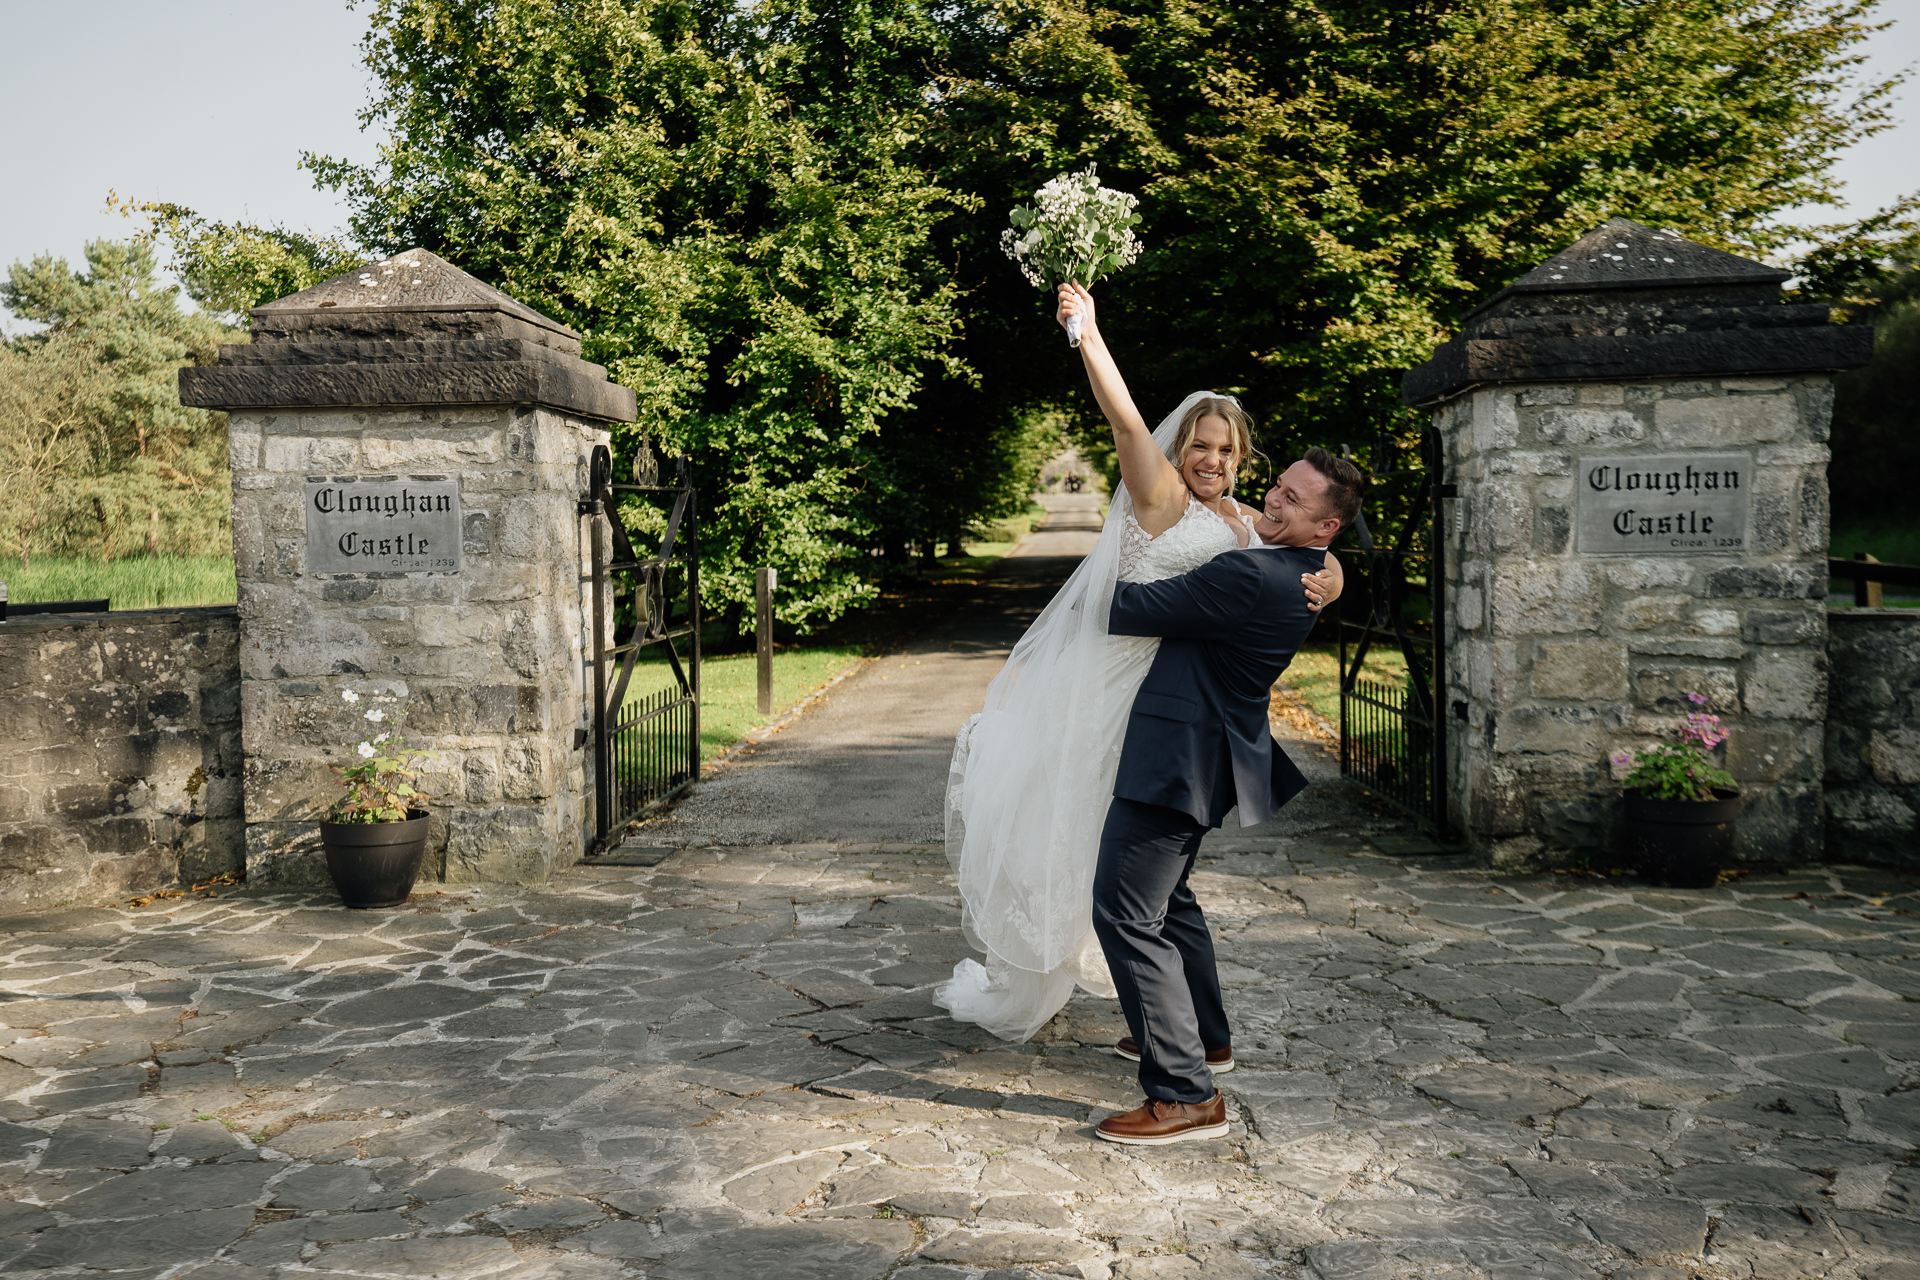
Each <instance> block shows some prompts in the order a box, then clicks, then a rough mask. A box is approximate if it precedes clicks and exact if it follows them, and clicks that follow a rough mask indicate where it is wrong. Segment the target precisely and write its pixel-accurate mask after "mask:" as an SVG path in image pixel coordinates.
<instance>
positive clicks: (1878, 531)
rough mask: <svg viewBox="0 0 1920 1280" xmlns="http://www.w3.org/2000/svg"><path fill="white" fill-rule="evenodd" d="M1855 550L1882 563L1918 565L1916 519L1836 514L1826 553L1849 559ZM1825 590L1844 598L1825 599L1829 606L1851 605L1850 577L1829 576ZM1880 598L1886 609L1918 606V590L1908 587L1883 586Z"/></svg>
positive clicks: (1919, 525) (1919, 523)
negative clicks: (1841, 516) (1841, 600)
mask: <svg viewBox="0 0 1920 1280" xmlns="http://www.w3.org/2000/svg"><path fill="white" fill-rule="evenodd" d="M1856 551H1864V552H1866V553H1867V554H1868V555H1870V556H1873V557H1874V558H1875V559H1877V560H1880V561H1882V562H1883V563H1886V564H1920V520H1915V519H1913V518H1912V517H1900V516H1892V517H1887V518H1883V519H1879V520H1872V519H1844V518H1840V517H1836V518H1835V520H1834V522H1833V534H1832V536H1831V537H1829V538H1828V539H1827V554H1828V555H1829V556H1832V557H1833V558H1834V559H1836V560H1851V559H1853V554H1854V552H1856ZM1827 591H1828V592H1829V593H1830V597H1831V596H1832V595H1840V596H1845V597H1847V599H1846V601H1845V602H1844V603H1843V602H1840V601H1836V600H1833V599H1831V598H1829V601H1828V603H1829V604H1830V605H1837V606H1838V607H1840V608H1843V609H1844V608H1851V607H1852V597H1853V581H1852V580H1851V579H1848V578H1833V579H1830V580H1829V581H1828V583H1827ZM1881 600H1882V603H1883V604H1884V605H1885V606H1886V607H1887V608H1890V609H1920V592H1916V591H1915V589H1914V588H1912V587H1887V588H1884V589H1883V594H1882V597H1881Z"/></svg>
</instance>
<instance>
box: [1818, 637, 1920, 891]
mask: <svg viewBox="0 0 1920 1280" xmlns="http://www.w3.org/2000/svg"><path fill="white" fill-rule="evenodd" d="M1827 634H1828V641H1827V658H1828V662H1829V663H1830V664H1831V669H1830V680H1831V686H1830V691H1829V693H1828V705H1827V743H1826V769H1827V776H1826V802H1827V859H1828V860H1829V861H1831V862H1874V863H1880V864H1883V865H1891V866H1897V867H1903V868H1915V867H1920V819H1917V818H1916V815H1917V814H1920V609H1832V610H1829V611H1828V613H1827Z"/></svg>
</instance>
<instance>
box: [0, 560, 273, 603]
mask: <svg viewBox="0 0 1920 1280" xmlns="http://www.w3.org/2000/svg"><path fill="white" fill-rule="evenodd" d="M0 582H4V583H6V584H7V598H8V599H9V600H14V601H18V602H20V603H22V604H27V603H35V602H39V601H43V600H98V599H100V598H101V597H102V596H104V597H106V599H107V601H108V605H107V607H108V608H110V609H180V608H187V607H189V606H193V605H203V604H232V603H233V602H234V601H235V600H238V599H239V598H240V597H239V593H238V592H237V590H236V589H235V587H234V582H233V557H232V556H131V557H128V558H127V559H125V560H112V561H106V560H86V559H81V558H79V557H77V556H35V557H33V568H32V569H30V570H28V571H26V572H22V571H21V569H20V561H19V559H18V558H17V557H14V556H0Z"/></svg>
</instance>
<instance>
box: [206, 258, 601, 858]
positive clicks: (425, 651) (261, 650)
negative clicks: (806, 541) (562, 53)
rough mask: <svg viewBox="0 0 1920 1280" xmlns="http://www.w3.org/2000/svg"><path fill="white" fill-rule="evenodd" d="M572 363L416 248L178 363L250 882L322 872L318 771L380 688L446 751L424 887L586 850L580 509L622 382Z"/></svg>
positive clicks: (571, 341)
mask: <svg viewBox="0 0 1920 1280" xmlns="http://www.w3.org/2000/svg"><path fill="white" fill-rule="evenodd" d="M579 353H580V335H579V334H577V333H575V332H574V331H573V330H571V329H569V328H567V327H566V326H565V325H562V324H558V323H556V322H555V321H553V320H550V319H548V318H547V317H545V316H543V315H541V314H540V313H539V312H537V311H534V310H533V309H531V308H530V307H527V306H524V305H523V304H521V303H519V302H516V301H514V300H513V299H512V298H510V297H508V296H507V295H505V294H503V293H501V292H500V291H499V290H497V289H494V288H492V287H491V286H489V285H486V284H484V283H482V282H481V281H479V280H476V279H474V278H473V277H472V276H469V275H467V274H466V273H465V272H463V271H461V270H459V269H458V268H456V267H454V266H453V265H451V264H450V263H448V262H446V261H444V260H442V259H441V258H439V257H436V256H435V255H433V254H431V253H428V252H426V251H424V250H420V249H413V250H409V251H408V252H406V253H401V254H396V255H394V256H393V257H391V258H388V259H386V260H385V261H382V262H375V263H372V264H371V265H369V266H366V267H364V268H361V269H358V270H354V271H349V272H346V273H344V274H342V275H339V276H336V277H334V278H333V279H331V280H328V281H326V282H325V283H323V284H319V285H315V286H314V287H313V288H311V289H307V290H305V291H303V292H301V293H296V294H294V295H292V296H291V297H286V298H282V299H280V300H279V301H277V302H271V303H268V304H267V305H266V306H263V307H259V308H257V309H256V310H255V311H254V312H253V340H252V342H251V343H250V344H247V345H243V346H229V347H223V348H221V356H220V363H219V364H218V365H217V366H214V367H209V368H188V369H182V370H181V371H180V398H181V401H182V402H183V403H185V404H189V405H198V406H201V407H204V408H210V409H224V410H226V411H227V413H228V415H229V419H228V422H229V431H230V443H231V451H232V463H233V540H234V560H235V564H236V571H237V573H238V577H239V588H240V636H239V649H240V675H241V686H240V701H241V728H242V743H243V750H244V753H245V765H244V784H243V796H244V817H245V823H246V837H247V855H246V857H247V874H248V879H249V881H250V882H252V883H266V884H324V883H327V873H326V867H325V863H324V860H323V858H322V857H321V854H320V850H319V845H318V834H317V825H316V824H317V820H318V817H319V814H320V812H321V810H322V809H323V808H324V807H325V805H326V804H327V803H328V802H330V801H331V800H332V799H333V798H334V797H335V796H336V795H338V793H339V791H338V787H337V785H336V783H335V780H334V775H333V773H332V770H331V769H330V768H329V765H331V764H333V763H338V762H343V761H346V760H348V759H350V758H351V757H352V755H353V753H354V747H355V743H356V742H358V741H359V740H360V739H361V738H364V737H368V736H370V735H371V733H372V732H375V731H377V729H378V726H376V725H372V724H369V723H367V722H365V721H364V720H363V719H362V718H361V717H362V713H363V712H364V711H365V710H366V709H367V708H368V707H369V706H370V705H375V704H373V703H370V702H369V701H367V700H366V699H368V698H370V697H373V696H386V697H393V698H397V699H398V700H399V701H397V702H395V703H392V704H388V705H389V706H390V708H392V709H399V708H404V710H405V725H406V732H407V734H408V736H409V737H410V738H412V739H414V740H415V741H417V742H419V743H421V744H422V745H425V746H427V747H430V748H431V749H433V750H434V751H437V752H438V753H439V754H440V758H439V759H438V760H437V761H435V762H434V763H433V764H432V765H430V766H429V773H428V775H427V777H426V789H427V790H428V791H429V792H431V793H432V794H433V796H434V802H433V807H432V819H433V826H432V828H431V836H430V842H429V845H428V854H427V870H426V871H425V872H423V878H424V877H426V876H430V875H431V874H432V873H433V872H434V871H435V870H437V871H438V872H439V874H440V875H441V877H442V878H443V879H445V880H447V881H450V882H471V881H482V880H485V881H500V882H508V883H518V884H526V883H536V882H539V881H541V880H543V879H545V878H546V876H547V875H548V874H549V873H550V872H551V871H552V870H553V869H555V868H556V867H560V866H565V865H567V864H569V863H571V862H573V861H575V860H576V859H577V858H578V857H579V856H580V853H581V852H582V850H583V849H584V848H585V845H586V843H587V841H588V839H589V832H588V828H589V827H590V826H591V814H592V792H591V788H592V785H593V769H592V767H591V761H590V760H589V759H588V758H587V756H586V746H585V741H586V738H587V735H586V734H585V733H580V732H576V731H577V730H584V729H585V728H586V727H587V726H588V725H589V724H590V715H591V708H590V701H591V699H590V691H591V689H592V681H591V673H590V672H589V671H587V670H586V661H587V654H588V653H589V652H590V649H589V643H590V641H589V637H588V636H587V634H586V632H585V625H586V618H587V610H586V609H584V608H583V601H584V600H585V599H586V595H585V587H584V585H583V583H582V581H581V578H582V570H583V566H584V565H585V564H586V563H587V560H586V557H587V555H588V551H587V546H588V537H587V527H586V524H585V521H584V520H583V518H582V517H581V516H580V515H579V514H578V501H579V498H580V496H581V491H582V489H583V487H584V484H583V481H584V477H585V472H586V467H587V464H588V458H589V455H590V454H591V452H592V449H593V447H594V446H595V445H596V444H603V443H606V442H607V439H608V431H607V424H608V423H611V422H631V421H633V418H634V395H633V392H632V391H630V390H628V389H627V388H625V387H622V386H619V385H617V384H614V383H611V382H609V381H607V377H606V370H605V369H604V368H602V367H600V366H599V365H594V364H588V363H587V362H586V361H584V360H582V359H581V358H580V354H579ZM347 691H351V692H353V693H355V694H356V695H359V696H360V697H361V698H362V699H363V700H362V701H360V702H358V703H348V702H346V701H345V700H343V698H342V693H343V692H347Z"/></svg>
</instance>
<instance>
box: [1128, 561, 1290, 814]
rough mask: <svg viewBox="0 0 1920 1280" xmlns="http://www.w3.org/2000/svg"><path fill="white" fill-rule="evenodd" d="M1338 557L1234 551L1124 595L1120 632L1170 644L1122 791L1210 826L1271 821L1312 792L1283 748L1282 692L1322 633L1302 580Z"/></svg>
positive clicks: (1131, 742)
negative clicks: (1276, 690)
mask: <svg viewBox="0 0 1920 1280" xmlns="http://www.w3.org/2000/svg"><path fill="white" fill-rule="evenodd" d="M1325 562H1326V552H1324V551H1316V550H1308V549H1306V548H1301V547H1269V548H1265V549H1258V550H1255V549H1245V550H1240V551H1229V552H1227V553H1226V554H1224V555H1218V556H1215V557H1214V558H1213V559H1212V560H1209V561H1208V562H1207V563H1206V564H1204V565H1201V566H1200V567H1199V568H1198V569H1195V570H1194V571H1193V572H1191V573H1183V574H1181V575H1180V576H1179V577H1177V578H1166V579H1163V580H1162V581H1159V582H1121V583H1117V584H1115V586H1114V591H1113V611H1112V613H1111V615H1110V618H1109V623H1108V630H1109V631H1111V632H1112V633H1113V634H1114V635H1117V636H1159V637H1161V643H1160V652H1159V654H1158V655H1157V656H1156V657H1155V658H1154V660H1153V665H1152V666H1151V667H1150V668H1148V670H1147V678H1146V680H1145V682H1144V683H1142V684H1141V686H1140V692H1139V693H1138V694H1137V695H1136V696H1135V697H1134V700H1133V711H1132V714H1131V715H1130V716H1129V717H1128V719H1127V736H1126V741H1125V744H1124V745H1123V746H1122V747H1121V750H1120V772H1119V775H1118V776H1117V777H1116V778H1115V779H1114V784H1113V794H1114V795H1116V796H1118V797H1120V798H1121V799H1123V800H1137V801H1139V802H1141V803H1142V804H1157V805H1161V806H1163V807H1165V808H1168V809H1178V810H1180V811H1182V812H1184V813H1188V814H1191V815H1192V816H1193V817H1194V818H1195V819H1196V820H1198V821H1200V822H1203V823H1205V824H1206V825H1207V826H1210V827H1217V826H1219V825H1220V824H1221V823H1223V822H1225V821H1226V818H1227V811H1228V810H1230V809H1232V808H1233V807H1234V805H1236V804H1238V805H1239V806H1240V825H1241V826H1243V827H1250V826H1253V825H1254V824H1255V823H1259V822H1264V821H1266V820H1267V819H1268V818H1270V817H1272V816H1273V814H1274V813H1275V812H1276V811H1277V810H1278V809H1279V808H1280V806H1281V805H1283V804H1285V803H1286V802H1287V801H1288V800H1291V799H1292V798H1293V797H1294V796H1296V795H1298V794H1299V793H1300V791H1301V790H1302V789H1303V788H1304V787H1305V786H1306V785H1307V780H1306V778H1305V777H1304V776H1302V774H1301V773H1300V770H1299V769H1297V768H1295V767H1294V764H1293V761H1291V760H1289V759H1287V756H1286V753H1285V752H1284V751H1281V750H1280V749H1279V747H1278V746H1277V745H1276V744H1275V743H1274V741H1273V734H1272V733H1271V732H1270V731H1269V730H1268V727H1267V707H1268V700H1269V698H1270V697H1271V694H1272V689H1273V683H1274V681H1276V680H1278V679H1279V678H1280V673H1281V672H1283V671H1285V670H1286V669H1287V664H1288V663H1290V662H1292V661H1293V655H1294V654H1295V653H1296V652H1297V651H1298V650H1299V648H1300V646H1301V644H1303V643H1304V642H1305V641H1306V638H1307V633H1308V632H1309V631H1311V630H1312V629H1313V620H1314V614H1313V613H1312V612H1311V611H1310V610H1309V609H1308V608H1307V596H1306V592H1305V591H1304V590H1303V589H1302V588H1301V585H1300V575H1301V574H1303V573H1314V572H1317V571H1318V570H1319V569H1320V567H1321V566H1322V565H1323V564H1324V563H1325Z"/></svg>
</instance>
